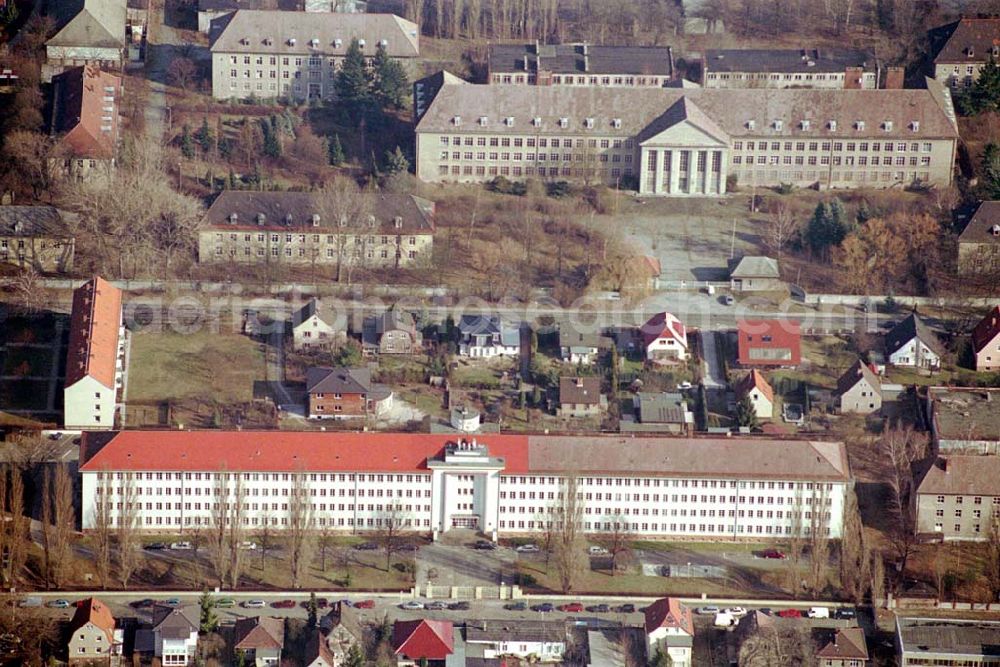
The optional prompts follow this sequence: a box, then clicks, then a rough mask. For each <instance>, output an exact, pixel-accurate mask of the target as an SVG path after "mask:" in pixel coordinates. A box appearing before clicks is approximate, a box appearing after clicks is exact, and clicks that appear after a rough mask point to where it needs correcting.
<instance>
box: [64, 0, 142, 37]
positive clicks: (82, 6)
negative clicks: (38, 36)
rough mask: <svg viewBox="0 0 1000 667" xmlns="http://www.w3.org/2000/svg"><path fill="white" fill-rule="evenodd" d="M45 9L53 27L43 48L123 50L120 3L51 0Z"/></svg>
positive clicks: (111, 0) (112, 0) (110, 0)
mask: <svg viewBox="0 0 1000 667" xmlns="http://www.w3.org/2000/svg"><path fill="white" fill-rule="evenodd" d="M48 7H49V9H48V13H49V15H50V16H52V18H53V19H54V20H55V24H56V27H55V31H54V33H53V36H52V37H51V38H50V39H49V40H48V41H47V42H46V45H48V46H87V47H92V48H124V46H125V2H124V1H123V0H52V2H50V3H49V6H48Z"/></svg>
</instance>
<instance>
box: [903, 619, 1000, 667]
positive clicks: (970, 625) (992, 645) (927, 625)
mask: <svg viewBox="0 0 1000 667" xmlns="http://www.w3.org/2000/svg"><path fill="white" fill-rule="evenodd" d="M997 637H1000V622H998V621H986V620H982V619H971V618H970V619H963V618H914V617H907V616H897V617H896V649H897V651H898V658H899V661H898V662H897V663H896V664H898V665H900V667H935V666H941V667H955V666H957V665H963V666H964V667H985V666H986V665H996V664H998V663H1000V659H998V657H997Z"/></svg>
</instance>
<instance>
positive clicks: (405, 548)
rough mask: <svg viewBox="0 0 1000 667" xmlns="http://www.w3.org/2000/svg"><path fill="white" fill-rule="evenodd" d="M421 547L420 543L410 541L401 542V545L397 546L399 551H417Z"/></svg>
mask: <svg viewBox="0 0 1000 667" xmlns="http://www.w3.org/2000/svg"><path fill="white" fill-rule="evenodd" d="M419 548H420V545H419V544H412V543H410V542H407V543H406V544H400V545H399V547H397V549H396V550H397V551H417V550H418V549H419Z"/></svg>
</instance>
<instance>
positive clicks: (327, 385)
mask: <svg viewBox="0 0 1000 667" xmlns="http://www.w3.org/2000/svg"><path fill="white" fill-rule="evenodd" d="M371 390H372V372H371V371H370V370H369V369H367V368H323V367H321V366H312V367H310V368H309V369H307V370H306V391H307V392H308V393H310V394H314V393H324V394H367V393H369V392H370V391H371Z"/></svg>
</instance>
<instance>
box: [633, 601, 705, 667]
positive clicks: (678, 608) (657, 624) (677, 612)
mask: <svg viewBox="0 0 1000 667" xmlns="http://www.w3.org/2000/svg"><path fill="white" fill-rule="evenodd" d="M643 614H645V616H646V619H645V624H644V625H645V628H644V629H645V631H646V642H647V647H648V649H649V652H648V653H649V657H650V658H652V657H653V656H655V655H656V653H657V652H658V651H659V652H663V653H666V654H667V655H668V656H669V657H670V664H671V665H674V667H691V664H692V663H691V649H692V647H693V646H694V618H693V617H692V616H691V608H690V607H688V606H687V605H685V604H683V603H681V601H680V600H678V599H677V598H660V599H659V600H656V601H655V602H653V604H651V605H649V606H648V607H646V609H645V611H644V612H643Z"/></svg>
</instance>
